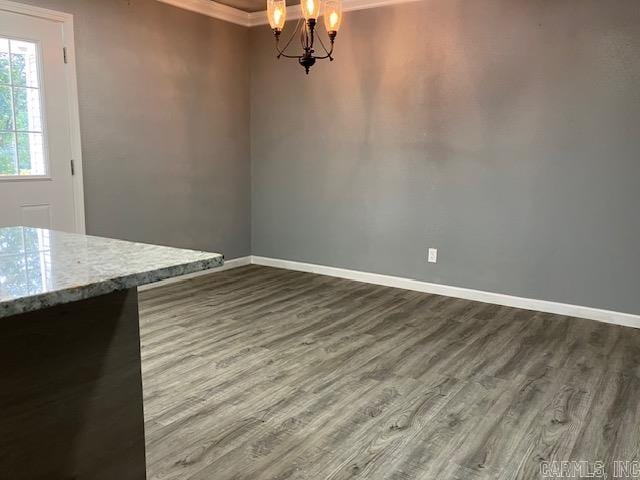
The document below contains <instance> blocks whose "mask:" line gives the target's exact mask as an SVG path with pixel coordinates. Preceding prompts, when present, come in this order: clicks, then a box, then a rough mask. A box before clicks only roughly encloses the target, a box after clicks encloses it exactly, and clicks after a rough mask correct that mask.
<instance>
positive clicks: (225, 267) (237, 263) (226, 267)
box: [138, 256, 251, 292]
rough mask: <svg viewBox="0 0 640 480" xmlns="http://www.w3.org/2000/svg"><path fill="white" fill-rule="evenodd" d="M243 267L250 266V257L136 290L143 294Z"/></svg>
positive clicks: (225, 262)
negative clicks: (147, 291)
mask: <svg viewBox="0 0 640 480" xmlns="http://www.w3.org/2000/svg"><path fill="white" fill-rule="evenodd" d="M244 265H251V257H250V256H247V257H240V258H233V259H231V260H225V261H224V265H222V266H221V267H217V268H213V269H211V270H202V271H200V272H194V273H188V274H186V275H180V276H179V277H172V278H167V279H166V280H161V281H160V282H156V283H150V284H148V285H142V286H140V287H138V290H139V291H142V292H144V291H145V290H151V289H152V288H158V287H164V286H165V285H171V284H172V283H177V282H182V281H183V280H188V279H190V278H196V277H202V276H203V275H211V274H213V273H218V272H224V271H225V270H231V269H232V268H238V267H242V266H244Z"/></svg>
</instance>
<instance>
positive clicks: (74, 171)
mask: <svg viewBox="0 0 640 480" xmlns="http://www.w3.org/2000/svg"><path fill="white" fill-rule="evenodd" d="M75 174H76V165H75V163H74V162H73V160H71V175H75Z"/></svg>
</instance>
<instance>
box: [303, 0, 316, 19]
mask: <svg viewBox="0 0 640 480" xmlns="http://www.w3.org/2000/svg"><path fill="white" fill-rule="evenodd" d="M300 9H301V10H302V16H303V17H304V19H305V20H311V19H313V20H315V19H317V18H318V17H319V16H320V0H302V1H301V2H300Z"/></svg>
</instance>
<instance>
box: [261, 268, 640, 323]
mask: <svg viewBox="0 0 640 480" xmlns="http://www.w3.org/2000/svg"><path fill="white" fill-rule="evenodd" d="M251 263H252V264H256V265H264V266H266V267H276V268H284V269H287V270H295V271H298V272H309V273H317V274H320V275H328V276H331V277H339V278H345V279H348V280H355V281H358V282H364V283H371V284H374V285H383V286H385V287H395V288H403V289H405V290H413V291H416V292H424V293H432V294H436V295H444V296H447V297H455V298H463V299H465V300H475V301H478V302H485V303H492V304H496V305H504V306H507V307H516V308H523V309H525V310H534V311H538V312H546V313H555V314H557V315H565V316H569V317H578V318H586V319H588V320H596V321H599V322H605V323H612V324H616V325H622V326H625V327H634V328H640V315H633V314H630V313H621V312H614V311H610V310H601V309H598V308H592V307H583V306H579V305H569V304H566V303H558V302H550V301H547V300H536V299H532V298H524V297H514V296H512V295H505V294H502V293H493V292H484V291H481V290H472V289H468V288H461V287H452V286H449V285H441V284H437V283H429V282H422V281H420V280H412V279H409V278H403V277H394V276H391V275H382V274H379V273H368V272H360V271H357V270H347V269H344V268H336V267H327V266H324V265H315V264H311V263H302V262H294V261H290V260H281V259H277V258H267V257H260V256H252V257H251Z"/></svg>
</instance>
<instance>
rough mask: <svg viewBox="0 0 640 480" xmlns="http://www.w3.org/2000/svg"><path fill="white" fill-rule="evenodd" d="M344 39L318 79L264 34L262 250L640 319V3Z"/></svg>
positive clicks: (414, 14) (595, 2) (456, 19)
mask: <svg viewBox="0 0 640 480" xmlns="http://www.w3.org/2000/svg"><path fill="white" fill-rule="evenodd" d="M343 25H344V27H343V31H341V32H340V34H339V36H338V41H337V51H336V61H335V62H333V64H326V63H325V64H319V65H316V66H315V67H314V68H313V70H312V73H311V75H310V76H309V77H305V75H304V73H303V71H302V69H301V67H299V66H298V65H296V64H295V62H293V61H286V60H280V61H276V60H275V59H274V56H273V45H272V37H271V33H270V32H269V29H268V28H267V27H258V28H253V29H251V39H250V46H251V62H252V74H251V76H252V78H251V149H252V205H253V206H252V216H253V247H252V249H253V254H254V255H264V256H269V257H276V258H284V259H290V260H297V261H303V262H311V263H318V264H324V265H332V266H338V267H345V268H350V269H356V270H364V271H369V272H379V273H384V274H391V275H399V276H403V277H410V278H415V279H419V280H425V281H430V282H438V283H444V284H448V285H457V286H462V287H469V288H474V289H480V290H489V291H493V292H503V293H507V294H513V295H521V296H525V297H532V298H538V299H545V300H552V301H559V302H567V303H571V304H579V305H587V306H593V307H599V308H605V309H613V310H618V311H625V312H632V313H640V283H639V281H638V276H639V274H640V212H639V207H640V130H639V129H640V27H639V26H640V2H638V1H637V0H610V1H606V2H603V1H602V0H473V1H469V0H446V1H445V0H425V1H422V2H418V3H412V4H404V5H399V6H395V7H385V8H378V9H374V10H366V11H359V12H349V13H347V14H346V16H345V21H344V24H343ZM289 28H291V25H289ZM285 34H286V31H285ZM429 246H433V247H437V248H439V254H440V258H439V262H438V264H436V265H433V264H428V263H427V262H426V260H425V257H426V252H427V248H428V247H429Z"/></svg>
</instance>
